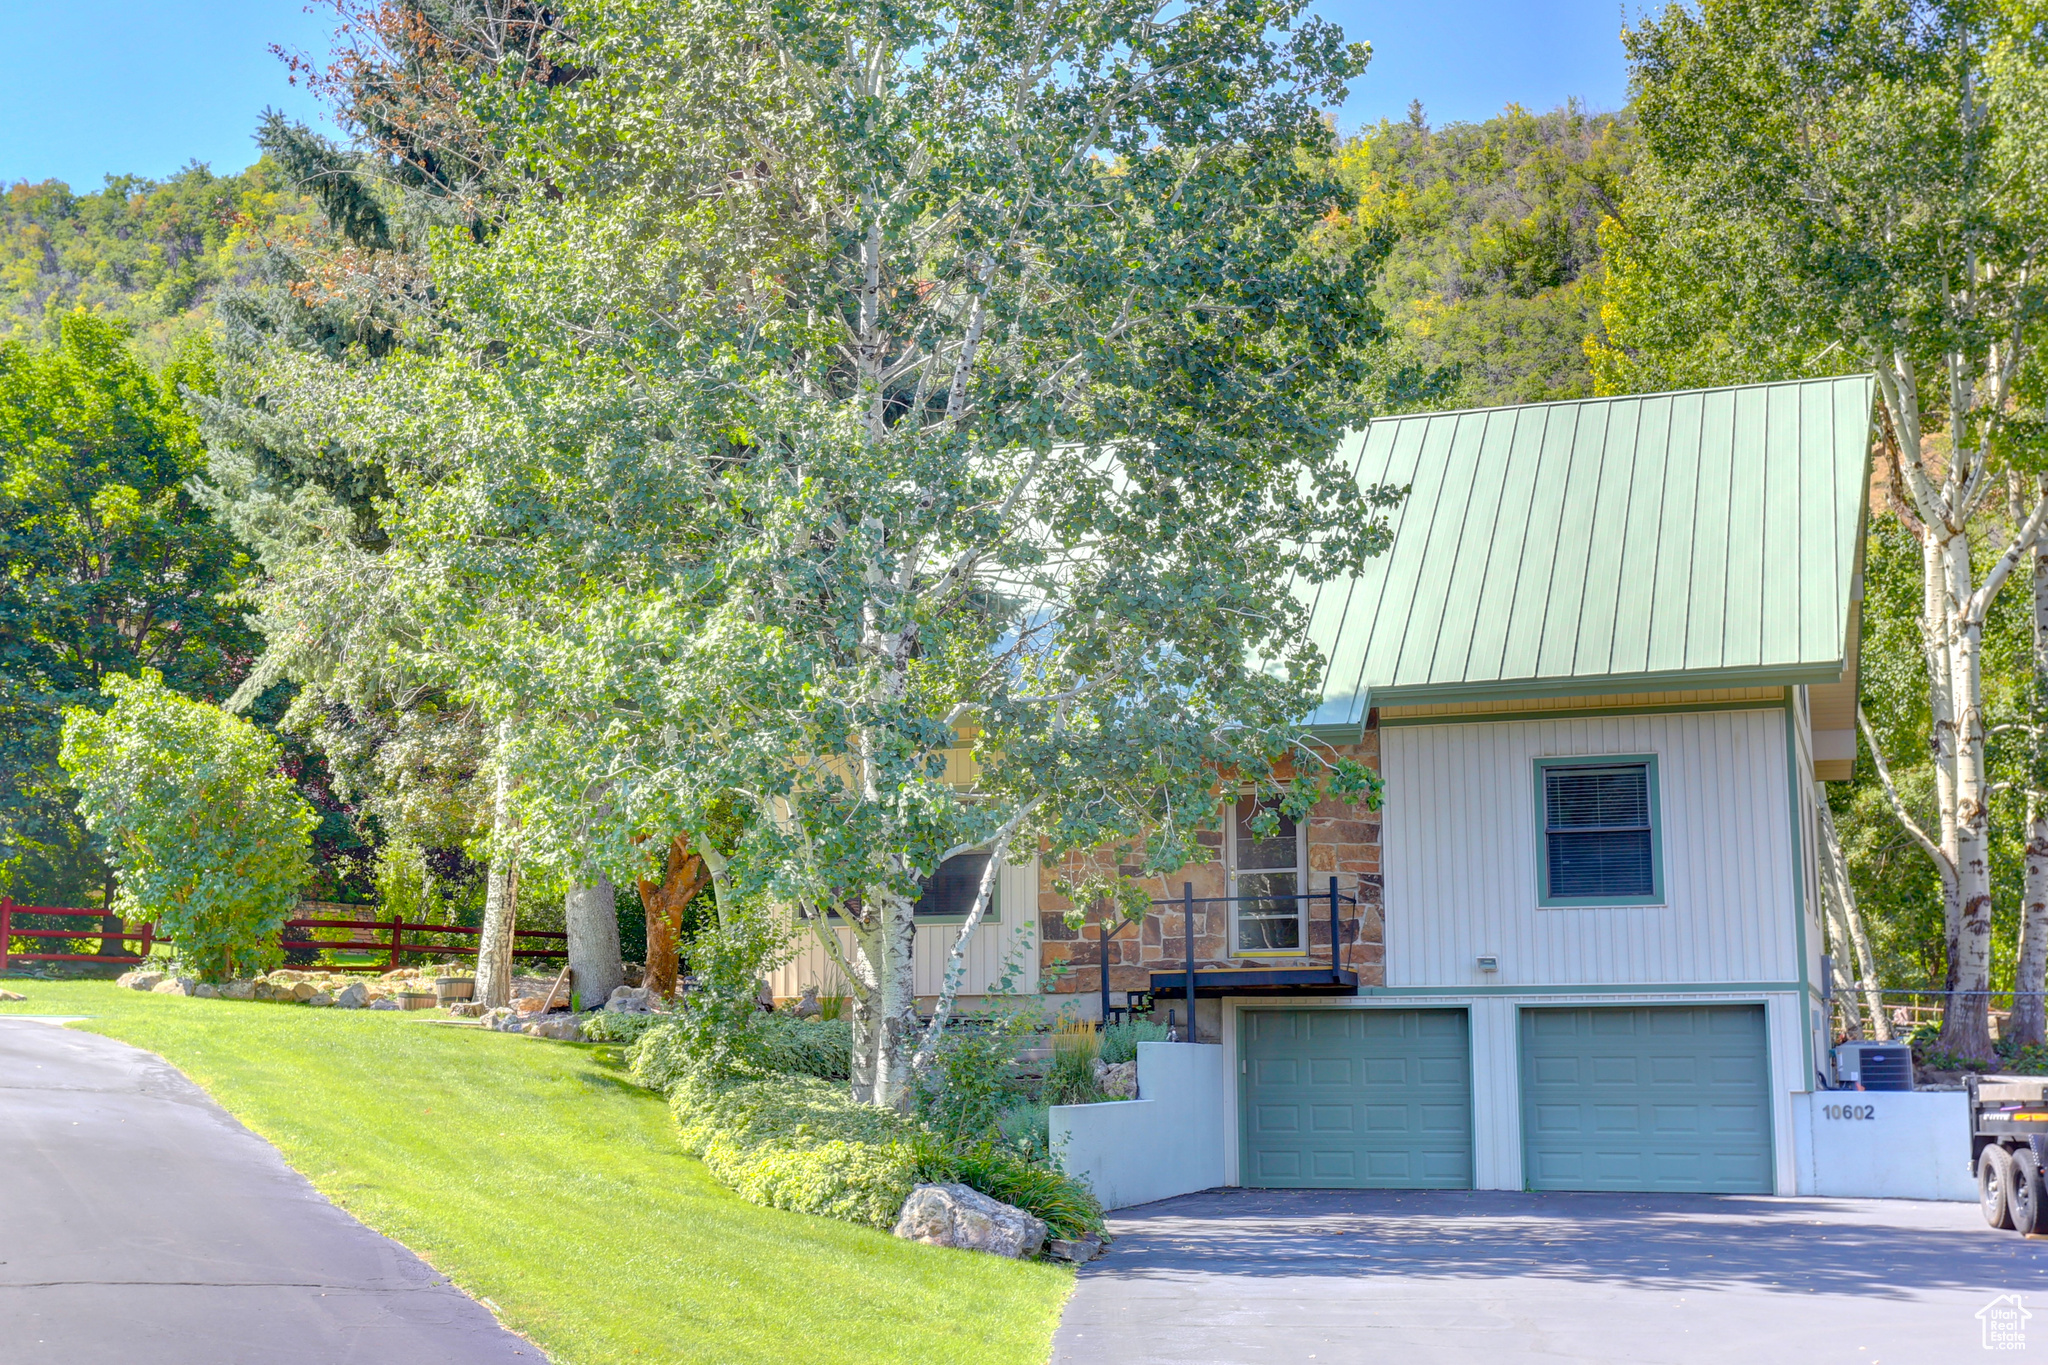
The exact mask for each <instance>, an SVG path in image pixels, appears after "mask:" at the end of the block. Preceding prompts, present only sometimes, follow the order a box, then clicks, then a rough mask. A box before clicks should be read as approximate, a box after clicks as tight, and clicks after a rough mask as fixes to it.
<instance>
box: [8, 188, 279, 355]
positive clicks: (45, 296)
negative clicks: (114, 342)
mask: <svg viewBox="0 0 2048 1365" xmlns="http://www.w3.org/2000/svg"><path fill="white" fill-rule="evenodd" d="M315 214H316V210H315V209H314V207H313V204H312V201H311V200H310V199H309V198H308V197H307V196H305V195H304V194H302V193H300V192H299V191H298V190H296V189H294V188H293V187H292V186H291V185H289V184H288V183H287V181H286V178H285V177H284V175H283V174H282V173H280V172H279V170H278V169H277V167H276V166H275V165H274V164H273V163H272V162H270V161H269V160H267V159H266V160H262V161H258V162H257V163H256V164H255V165H253V166H251V167H249V168H248V169H247V170H245V171H241V172H239V173H237V174H234V175H215V174H214V173H213V172H212V171H210V170H209V169H207V168H206V167H205V166H200V165H196V164H195V165H193V166H189V167H187V168H186V169H185V170H182V171H180V172H179V173H178V174H176V175H174V176H172V177H171V178H170V179H168V180H149V179H145V178H143V177H141V176H134V175H110V176H108V177H107V183H106V185H105V186H104V187H103V188H101V189H97V190H93V191H90V192H85V193H81V192H78V191H76V190H74V189H72V187H71V186H69V185H66V184H64V182H62V181H61V180H45V181H43V182H41V183H40V184H30V183H28V182H26V181H23V182H21V183H18V184H15V185H12V186H10V187H8V189H7V191H6V195H5V197H4V198H0V340H10V339H20V338H23V337H27V336H47V335H50V332H49V328H48V326H47V323H46V319H47V318H48V317H49V315H50V314H51V312H52V311H53V310H54V311H57V312H65V311H69V310H72V309H75V308H83V309H85V310H86V311H87V312H89V313H92V314H95V315H97V316H100V317H104V318H107V319H110V320H112V321H116V322H119V323H122V324H125V325H126V326H127V327H128V328H129V329H131V330H132V332H133V334H134V336H135V339H136V342H137V345H138V348H139V349H140V350H141V352H142V354H143V355H144V357H145V359H148V360H150V361H151V362H153V363H156V364H161V363H162V362H163V361H164V360H165V359H166V358H168V356H169V355H170V353H171V351H172V350H173V349H174V348H175V346H176V343H177V340H178V338H179V337H180V336H182V335H184V334H186V333H188V332H192V331H195V330H198V329H200V328H201V327H202V326H203V325H204V321H205V319H206V317H207V315H208V312H209V309H210V305H211V303H212V300H213V297H214V294H215V293H216V292H217V291H218V290H219V288H220V287H221V286H222V285H224V284H228V283H231V282H233V281H236V280H238V279H245V278H247V277H248V276H249V275H250V274H251V273H252V272H253V271H254V270H255V268H256V262H257V251H256V248H257V245H258V243H259V242H260V240H261V238H262V237H263V235H264V234H266V233H284V234H290V233H293V232H296V231H300V230H303V229H305V228H308V227H311V226H312V225H313V224H314V222H315V221H316V219H315Z"/></svg>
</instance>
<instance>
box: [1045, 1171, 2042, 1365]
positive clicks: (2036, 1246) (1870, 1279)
mask: <svg viewBox="0 0 2048 1365" xmlns="http://www.w3.org/2000/svg"><path fill="white" fill-rule="evenodd" d="M1111 1227H1112V1230H1113V1231H1114V1232H1115V1234H1116V1236H1117V1242H1116V1244H1115V1246H1114V1247H1113V1248H1112V1249H1111V1251H1110V1253H1109V1254H1108V1255H1107V1256H1105V1257H1104V1258H1103V1259H1102V1260H1100V1261H1097V1262H1095V1263H1094V1264H1092V1265H1088V1266H1085V1267H1083V1269H1082V1271H1081V1276H1080V1281H1079V1284H1078V1285H1077V1287H1076V1289H1075V1293H1074V1297H1073V1299H1072V1300H1071V1301H1070V1302H1069V1303H1068V1305H1067V1310H1066V1314H1065V1316H1064V1318H1063V1319H1062V1321H1061V1323H1060V1327H1059V1332H1058V1335H1057V1336H1056V1337H1055V1338H1054V1345H1053V1361H1054V1365H1268V1363H1269V1362H1270V1363H1271V1365H1282V1363H1283V1362H1284V1365H1300V1363H1301V1362H1305V1361H1315V1362H1318V1365H1330V1363H1331V1362H1340V1363H1348V1362H1361V1363H1363V1362H1386V1365H1439V1363H1441V1365H1473V1362H1485V1365H1539V1363H1540V1365H1564V1362H1571V1363H1572V1365H1622V1363H1623V1362H1626V1363H1627V1365H1692V1363H1693V1362H1703V1363H1704V1362H1715V1363H1716V1365H1721V1363H1724V1362H1729V1361H1756V1362H1780V1361H1783V1362H1798V1363H1799V1365H1822V1363H1824V1362H1826V1363H1831V1362H1855V1365H1956V1362H1959V1361H1963V1360H1974V1359H1978V1358H1980V1356H1983V1354H1984V1351H1985V1340H1986V1329H1987V1326H1989V1327H1993V1328H1999V1327H2003V1328H2008V1329H2009V1328H2011V1327H2013V1326H2014V1325H2015V1324H2017V1326H2018V1328H2019V1330H2021V1331H2023V1332H2024V1334H2025V1336H2026V1337H2027V1338H2028V1339H2027V1340H2026V1341H2025V1343H2024V1345H2023V1346H2021V1347H2020V1348H2019V1349H2013V1348H2012V1347H2010V1346H2007V1347H2006V1348H2005V1349H2004V1350H2001V1351H1999V1352H1998V1354H1999V1355H2000V1357H2001V1358H2005V1359H2013V1358H2018V1359H2027V1358H2030V1356H2029V1355H2028V1354H2027V1352H2029V1351H2031V1352H2032V1354H2033V1355H2035V1356H2040V1357H2042V1358H2048V1241H2044V1240H2027V1239H2023V1238H2021V1237H2019V1236H2017V1235H2016V1234H2014V1233H2010V1232H2004V1233H1999V1232H1993V1231H1991V1230H1990V1229H1989V1228H1987V1227H1985V1226H1984V1223H1983V1220H1982V1218H1981V1217H1980V1216H1979V1215H1978V1212H1977V1208H1976V1205H1974V1204H1933V1203H1915V1202H1908V1201H1900V1200H1845V1199H1774V1198H1764V1197H1745V1196H1711V1195H1625V1194H1540V1195H1538V1194H1515V1193H1492V1192H1483V1191H1482V1192H1444V1191H1426V1192H1396V1191H1368V1190H1360V1191H1344V1190H1285V1191H1281V1190H1211V1191H1207V1192H1205V1193H1202V1194H1194V1195H1188V1196H1185V1197H1183V1198H1179V1199H1170V1200H1165V1201H1162V1202H1160V1203H1157V1204H1148V1205H1144V1206H1142V1207H1139V1208H1132V1209H1123V1210H1120V1211H1119V1212H1118V1213H1117V1214H1116V1215H1115V1216H1113V1217H1112V1219H1111ZM2015 1295H2017V1296H2018V1297H2019V1302H2018V1304H2017V1305H2015V1304H2014V1303H2013V1301H2012V1298H2011V1297H2010V1296H2015ZM1984 1310H1989V1315H1988V1318H1987V1317H1980V1311H1984ZM2018 1310H2024V1312H2025V1313H2029V1314H2032V1317H2031V1320H2029V1319H2027V1318H2026V1317H2023V1316H2020V1314H2019V1311H2018Z"/></svg>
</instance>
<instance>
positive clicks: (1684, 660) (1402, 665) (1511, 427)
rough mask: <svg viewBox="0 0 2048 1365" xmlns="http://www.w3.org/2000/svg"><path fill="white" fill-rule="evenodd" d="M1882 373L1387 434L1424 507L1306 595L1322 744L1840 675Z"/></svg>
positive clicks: (1586, 402) (1548, 408)
mask: <svg viewBox="0 0 2048 1365" xmlns="http://www.w3.org/2000/svg"><path fill="white" fill-rule="evenodd" d="M1874 396H1875V385H1874V382H1873V380H1872V378H1871V376H1869V375H1849V376H1843V377H1840V378H1835V379H1825V380H1801V381H1792V382H1786V383H1776V384H1761V385H1744V386H1739V387H1734V388H1720V389H1701V390H1692V391H1688V392H1682V393H1666V394H1648V395H1634V396H1627V397H1617V398H1600V399H1581V400H1571V401H1566V402H1560V403H1539V404H1530V405H1526V406H1522V407H1510V408H1491V409H1481V410H1476V411H1470V412H1457V413H1421V414H1415V415H1412V416H1404V417H1390V418H1383V419H1380V420H1378V421H1375V422H1373V423H1372V424H1371V425H1370V426H1369V427H1368V428H1366V429H1365V430H1364V431H1361V432H1353V433H1351V434H1349V435H1348V436H1346V437H1345V438H1344V442H1345V443H1344V446H1343V447H1342V451H1341V453H1342V454H1343V455H1345V456H1348V457H1349V458H1350V460H1351V462H1352V468H1353V471H1354V476H1355V477H1356V478H1357V479H1358V481H1359V483H1360V485H1361V486H1367V485H1379V484H1393V485H1399V486H1405V487H1407V488H1408V490H1409V492H1408V495H1407V497H1406V499H1405V500H1404V502H1403V504H1402V505H1401V506H1400V507H1399V508H1397V509H1396V510H1395V512H1394V513H1393V516H1392V524H1393V532H1394V538H1393V544H1392V546H1391V548H1390V549H1389V550H1388V551H1387V553H1386V554H1384V555H1381V556H1379V557H1378V558H1376V559H1373V560H1370V561H1368V562H1367V563H1366V565H1365V566H1364V567H1363V568H1362V569H1361V571H1360V572H1359V573H1358V574H1357V575H1356V576H1354V577H1350V578H1343V579H1338V580H1335V581H1332V582H1329V583H1325V584H1321V585H1311V584H1298V585H1297V589H1296V590H1297V591H1298V592H1299V593H1300V594H1301V596H1302V598H1303V601H1304V605H1305V606H1306V607H1307V609H1308V611H1309V618H1310V625H1309V633H1310V637H1311V639H1312V640H1313V641H1314V642H1315V643H1316V645H1317V646H1318V648H1319V649H1320V650H1321V651H1322V654H1323V656H1324V658H1325V660H1326V661H1327V664H1326V668H1325V673H1324V678H1323V683H1322V689H1321V691H1322V701H1321V704H1320V705H1319V706H1318V708H1317V710H1316V712H1315V713H1314V714H1313V715H1312V716H1310V717H1307V718H1306V719H1307V721H1308V723H1309V724H1310V725H1311V726H1314V727H1317V728H1318V729H1320V728H1322V727H1331V728H1333V729H1347V730H1349V731H1350V732H1351V733H1354V734H1355V733H1357V732H1358V731H1360V730H1362V728H1363V726H1364V723H1365V719H1366V716H1367V714H1368V712H1369V710H1370V708H1371V707H1372V706H1375V705H1388V704H1403V703H1416V702H1423V701H1431V700H1466V699H1470V700H1479V699H1484V698H1491V697H1498V696H1504V695H1505V696H1543V695H1550V696H1563V695H1571V694H1573V693H1577V694H1581V695H1583V694H1585V693H1587V692H1622V691H1667V690H1684V689H1697V688H1705V687H1732V686H1786V685H1796V684H1813V683H1824V682H1835V681H1839V680H1840V679H1841V678H1842V676H1843V671H1844V669H1845V667H1846V666H1847V664H1848V662H1849V660H1848V658H1847V645H1848V612H1849V608H1850V590H1851V583H1852V575H1853V569H1854V560H1855V551H1856V546H1857V545H1858V543H1859V542H1860V539H1861V537H1862V532H1863V526H1864V522H1865V519H1866V517H1867V513H1868V506H1867V501H1868V500H1867V496H1866V494H1867V489H1868V487H1869V469H1870V458H1871V442H1870V425H1871V416H1872V411H1873V400H1874Z"/></svg>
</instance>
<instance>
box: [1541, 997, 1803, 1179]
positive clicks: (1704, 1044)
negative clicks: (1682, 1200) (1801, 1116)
mask: <svg viewBox="0 0 2048 1365" xmlns="http://www.w3.org/2000/svg"><path fill="white" fill-rule="evenodd" d="M1521 1038H1522V1068H1521V1070H1522V1113H1523V1145H1524V1154H1523V1156H1524V1170H1525V1173H1526V1175H1527V1179H1528V1184H1529V1186H1530V1188H1532V1189H1537V1190H1697V1191H1714V1192H1725V1193H1764V1194H1767V1193H1769V1192H1770V1191H1771V1189H1772V1186H1773V1182H1772V1171H1771V1132H1770V1099H1769V1093H1768V1089H1769V1074H1770V1070H1769V1066H1768V1064H1767V1062H1766V1060H1765V1057H1764V1041H1765V1033H1764V1027H1763V1009H1762V1007H1761V1006H1753V1005H1704V1006H1694V1005H1657V1006H1617V1007H1604V1008H1603V1007H1587V1008H1580V1009H1525V1010H1523V1011H1522V1017H1521Z"/></svg>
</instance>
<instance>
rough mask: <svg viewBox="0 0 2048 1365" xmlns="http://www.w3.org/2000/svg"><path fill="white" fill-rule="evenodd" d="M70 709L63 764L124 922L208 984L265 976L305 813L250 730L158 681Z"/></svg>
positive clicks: (287, 903)
mask: <svg viewBox="0 0 2048 1365" xmlns="http://www.w3.org/2000/svg"><path fill="white" fill-rule="evenodd" d="M105 691H106V693H107V695H108V696H109V697H111V698H112V699H113V706H112V707H111V708H110V709H109V710H108V711H106V712H105V713H100V712H95V711H91V710H88V709H86V708H84V707H72V708H70V709H69V710H67V711H66V712H65V716H64V739H63V748H62V753H61V757H62V761H63V764H64V767H65V770H66V771H67V772H69V773H70V775H71V778H72V780H73V781H74V782H75V783H77V785H78V789H79V810H80V812H81V814H83V816H84V817H85V820H86V822H87V824H88V825H90V826H91V827H92V829H93V831H94V832H95V833H97V834H98V835H99V836H100V837H101V838H102V839H104V840H105V841H106V844H107V848H108V851H109V856H110V858H111V860H112V862H113V864H114V867H115V873H116V877H117V879H118V883H119V887H120V893H119V896H118V898H117V900H116V905H117V907H118V908H119V909H120V911H121V913H122V914H124V915H129V916H132V917H134V918H136V919H143V920H154V921H155V922H156V924H157V926H158V928H159V930H160V931H161V932H162V933H164V934H165V935H166V936H168V937H169V938H170V939H172V941H173V942H174V943H175V944H176V945H177V950H178V956H179V958H180V959H181V960H182V961H183V962H186V963H189V964H191V965H192V966H193V967H195V968H196V969H197V970H198V972H199V973H200V975H202V976H203V977H205V978H206V979H208V980H218V979H222V978H225V977H231V976H234V975H236V974H237V973H238V972H242V973H247V972H250V971H252V970H256V969H260V968H261V967H263V966H266V965H270V964H271V963H273V962H274V961H275V959H276V955H277V953H278V951H279V950H278V947H277V944H276V942H275V936H276V934H277V932H278V930H279V928H280V927H281V926H282V925H283V922H284V920H285V919H286V918H288V917H289V916H290V915H291V913H292V911H293V909H294V908H295V907H296V906H297V904H298V899H299V892H300V889H301V888H302V887H303V886H304V885H305V883H306V880H307V878H308V877H309V876H310V875H311V872H312V866H311V849H310V843H309V839H310V835H311V833H312V828H313V813H312V811H311V810H309V809H308V808H307V806H306V803H305V800H304V799H303V798H302V797H300V795H299V794H298V792H297V791H296V790H294V789H293V787H292V785H291V783H290V782H288V781H287V780H286V779H285V778H284V777H283V776H282V775H280V773H279V772H278V762H279V757H280V755H279V751H278V747H277V743H276V741H275V740H273V739H272V738H271V737H270V736H268V735H266V734H264V733H263V732H262V731H261V730H259V729H257V728H256V727H255V726H254V725H252V724H250V723H249V722H248V721H246V720H243V719H242V718H241V717H239V716H233V715H229V714H228V713H227V712H225V711H222V710H220V709H219V708H218V707H215V706H209V705H207V704H206V703H203V702H195V701H191V700H189V699H187V698H185V697H181V696H179V695H178V694H177V693H175V692H172V691H170V690H169V689H168V688H166V687H165V686H164V685H163V679H162V677H161V676H160V675H158V674H157V673H156V672H154V671H145V672H143V673H142V674H140V675H139V676H136V677H132V678H131V677H127V676H124V675H121V674H115V675H114V676H112V677H109V678H108V679H107V680H106V682H105Z"/></svg>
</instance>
